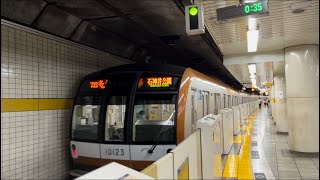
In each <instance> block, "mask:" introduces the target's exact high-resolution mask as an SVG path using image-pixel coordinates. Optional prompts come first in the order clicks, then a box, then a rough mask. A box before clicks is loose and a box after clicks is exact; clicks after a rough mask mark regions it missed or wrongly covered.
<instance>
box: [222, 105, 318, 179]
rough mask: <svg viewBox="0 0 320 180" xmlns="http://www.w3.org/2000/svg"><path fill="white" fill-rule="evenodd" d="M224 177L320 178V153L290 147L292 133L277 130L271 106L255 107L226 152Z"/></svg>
mask: <svg viewBox="0 0 320 180" xmlns="http://www.w3.org/2000/svg"><path fill="white" fill-rule="evenodd" d="M223 166H224V170H223V179H225V180H226V179H239V180H240V179H256V180H266V179H308V180H309V179H319V153H299V152H293V151H290V150H289V145H288V134H287V133H277V131H276V126H275V125H274V122H273V120H272V118H271V116H270V112H269V109H268V108H262V109H261V110H257V111H255V112H254V113H253V114H251V115H250V117H249V118H248V119H247V120H246V122H245V123H244V125H243V126H242V127H241V131H240V133H239V134H238V135H237V136H235V137H234V144H233V147H232V149H231V151H230V153H229V155H227V156H223Z"/></svg>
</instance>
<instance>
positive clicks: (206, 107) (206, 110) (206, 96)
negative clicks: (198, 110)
mask: <svg viewBox="0 0 320 180" xmlns="http://www.w3.org/2000/svg"><path fill="white" fill-rule="evenodd" d="M202 97H203V117H204V116H206V115H207V114H208V113H209V102H210V101H209V92H208V91H203V95H202Z"/></svg>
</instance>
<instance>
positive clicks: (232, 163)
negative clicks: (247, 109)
mask: <svg viewBox="0 0 320 180" xmlns="http://www.w3.org/2000/svg"><path fill="white" fill-rule="evenodd" d="M257 112H258V110H256V111H254V112H253V113H252V114H251V115H250V116H249V118H248V120H247V121H246V122H248V125H247V126H246V125H243V126H242V127H241V130H245V131H246V133H245V135H238V136H237V137H236V139H235V140H234V143H242V144H241V149H240V153H239V155H228V156H227V160H226V164H225V168H224V171H223V177H224V178H238V179H245V180H249V179H254V177H253V171H252V166H251V151H250V148H251V133H252V129H253V123H254V121H255V119H256V114H257Z"/></svg>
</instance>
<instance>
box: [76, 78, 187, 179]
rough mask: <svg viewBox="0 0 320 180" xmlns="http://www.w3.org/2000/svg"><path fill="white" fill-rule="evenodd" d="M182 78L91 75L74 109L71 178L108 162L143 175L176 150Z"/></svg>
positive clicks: (80, 89) (82, 87) (85, 82)
mask: <svg viewBox="0 0 320 180" xmlns="http://www.w3.org/2000/svg"><path fill="white" fill-rule="evenodd" d="M180 78H181V76H179V75H176V74H170V73H151V72H112V73H95V74H92V75H89V76H88V77H87V78H86V79H85V80H84V81H83V82H82V84H81V86H80V88H79V91H78V93H77V96H76V98H75V102H74V106H73V115H72V124H71V141H70V150H71V156H72V160H73V163H72V164H73V168H72V170H71V171H70V175H71V176H75V177H78V176H81V175H83V174H85V173H87V172H90V171H92V170H94V169H97V168H99V167H101V166H103V165H105V164H108V163H110V162H117V163H120V164H123V165H125V166H128V167H131V168H133V169H136V170H142V169H144V168H146V167H147V166H148V165H150V164H152V163H153V162H154V161H156V160H158V159H159V158H161V157H162V156H164V155H165V154H167V153H168V152H169V151H170V150H171V149H173V148H174V147H175V146H176V129H177V128H176V126H177V123H176V119H177V113H176V110H177V98H178V93H179V85H180Z"/></svg>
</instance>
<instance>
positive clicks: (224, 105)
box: [223, 94, 228, 108]
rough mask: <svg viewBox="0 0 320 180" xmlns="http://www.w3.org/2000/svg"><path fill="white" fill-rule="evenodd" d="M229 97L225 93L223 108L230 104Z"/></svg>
mask: <svg viewBox="0 0 320 180" xmlns="http://www.w3.org/2000/svg"><path fill="white" fill-rule="evenodd" d="M227 99H228V97H227V95H225V94H223V108H227V106H228V101H227Z"/></svg>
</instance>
